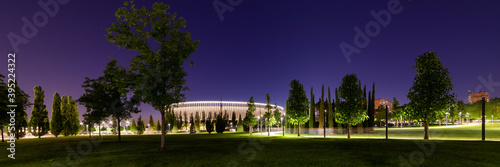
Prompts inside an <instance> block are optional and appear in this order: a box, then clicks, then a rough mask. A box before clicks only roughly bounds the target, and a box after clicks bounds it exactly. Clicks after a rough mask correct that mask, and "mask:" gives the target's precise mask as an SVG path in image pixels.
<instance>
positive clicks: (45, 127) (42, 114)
mask: <svg viewBox="0 0 500 167" xmlns="http://www.w3.org/2000/svg"><path fill="white" fill-rule="evenodd" d="M33 90H34V92H35V98H34V99H33V110H32V111H31V118H30V123H31V125H32V129H33V135H34V136H38V138H41V137H42V136H43V135H45V134H47V133H48V132H49V129H50V128H49V126H50V123H49V115H48V114H49V112H48V110H47V107H46V106H45V104H44V98H45V91H43V90H42V87H41V86H35V88H33Z"/></svg>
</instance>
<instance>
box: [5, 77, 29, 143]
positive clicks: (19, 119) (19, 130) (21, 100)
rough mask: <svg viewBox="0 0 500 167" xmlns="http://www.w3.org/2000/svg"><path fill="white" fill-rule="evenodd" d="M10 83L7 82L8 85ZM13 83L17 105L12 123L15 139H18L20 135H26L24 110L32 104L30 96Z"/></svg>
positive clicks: (26, 118)
mask: <svg viewBox="0 0 500 167" xmlns="http://www.w3.org/2000/svg"><path fill="white" fill-rule="evenodd" d="M10 85H12V83H9V86H10ZM14 85H15V89H14V90H15V92H14V94H15V95H16V97H15V102H16V104H17V107H16V108H15V111H16V118H15V120H16V124H15V125H14V128H15V132H14V135H15V136H16V138H17V139H19V138H20V137H24V136H25V135H26V133H25V130H26V128H27V127H28V114H27V113H26V110H27V109H28V107H30V106H31V105H32V104H31V103H30V101H29V98H30V96H29V95H28V94H26V93H25V92H24V91H23V90H21V88H19V86H18V85H17V83H14ZM4 97H7V96H4ZM9 133H10V132H9Z"/></svg>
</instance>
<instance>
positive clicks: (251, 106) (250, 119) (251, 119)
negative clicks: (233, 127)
mask: <svg viewBox="0 0 500 167" xmlns="http://www.w3.org/2000/svg"><path fill="white" fill-rule="evenodd" d="M247 106H248V109H247V112H246V114H245V119H244V120H243V122H244V124H245V125H246V126H248V127H249V130H250V135H252V131H253V126H254V125H256V124H257V119H255V115H254V112H255V110H257V108H256V107H255V101H254V100H253V96H252V97H250V100H248V103H247Z"/></svg>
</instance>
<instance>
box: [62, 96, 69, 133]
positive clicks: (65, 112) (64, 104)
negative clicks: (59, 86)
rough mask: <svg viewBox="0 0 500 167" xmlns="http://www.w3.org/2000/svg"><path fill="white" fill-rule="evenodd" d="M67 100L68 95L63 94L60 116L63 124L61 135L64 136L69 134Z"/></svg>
mask: <svg viewBox="0 0 500 167" xmlns="http://www.w3.org/2000/svg"><path fill="white" fill-rule="evenodd" d="M69 112H70V111H69V101H68V96H66V95H64V96H63V97H62V98H61V113H62V116H63V125H64V128H63V131H62V133H63V135H64V136H69V135H71V127H72V126H71V121H69V115H71V114H70V113H69Z"/></svg>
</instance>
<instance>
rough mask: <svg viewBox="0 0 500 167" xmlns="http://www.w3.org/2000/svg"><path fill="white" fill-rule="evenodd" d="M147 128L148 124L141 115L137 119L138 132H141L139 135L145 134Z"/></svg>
mask: <svg viewBox="0 0 500 167" xmlns="http://www.w3.org/2000/svg"><path fill="white" fill-rule="evenodd" d="M145 129H146V126H145V125H144V121H143V120H142V118H141V116H140V115H139V119H138V120H137V134H139V135H141V134H143V133H144V130H145Z"/></svg>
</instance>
